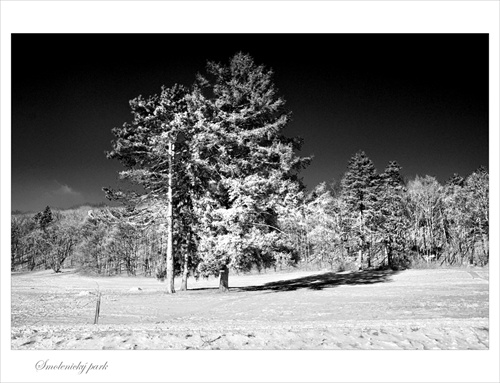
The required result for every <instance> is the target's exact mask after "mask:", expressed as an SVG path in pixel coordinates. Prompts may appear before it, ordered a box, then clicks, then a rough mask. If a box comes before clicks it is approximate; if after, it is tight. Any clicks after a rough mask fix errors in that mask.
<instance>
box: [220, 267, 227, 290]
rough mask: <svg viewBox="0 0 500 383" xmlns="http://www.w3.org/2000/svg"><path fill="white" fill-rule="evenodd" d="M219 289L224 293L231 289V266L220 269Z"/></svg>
mask: <svg viewBox="0 0 500 383" xmlns="http://www.w3.org/2000/svg"><path fill="white" fill-rule="evenodd" d="M219 291H220V292H222V293H225V292H227V291H229V268H228V267H227V266H224V267H223V268H222V269H221V270H220V274H219Z"/></svg>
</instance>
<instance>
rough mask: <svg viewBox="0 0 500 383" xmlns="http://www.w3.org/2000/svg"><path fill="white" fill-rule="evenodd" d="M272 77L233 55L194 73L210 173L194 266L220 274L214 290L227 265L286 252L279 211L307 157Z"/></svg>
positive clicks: (243, 265)
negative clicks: (292, 135)
mask: <svg viewBox="0 0 500 383" xmlns="http://www.w3.org/2000/svg"><path fill="white" fill-rule="evenodd" d="M272 75H273V73H272V71H271V70H268V69H266V68H265V67H264V66H263V65H257V64H256V63H255V62H254V60H253V59H252V57H250V56H249V55H247V54H243V53H238V54H236V55H235V56H234V57H232V58H231V59H230V62H229V64H228V65H224V64H218V63H213V62H212V63H209V64H208V66H207V73H206V74H205V75H203V76H201V75H200V76H199V77H198V86H199V88H200V89H202V90H203V92H204V94H205V96H206V102H207V109H206V110H205V116H206V117H205V121H204V124H205V129H204V132H205V133H206V140H208V142H206V144H205V147H206V148H207V149H208V150H209V152H210V155H211V157H210V159H209V164H208V165H209V168H210V172H211V174H212V175H213V176H214V177H213V179H212V181H213V183H212V185H211V187H210V188H209V189H208V193H207V194H206V196H205V200H204V201H202V202H203V203H202V204H201V206H202V207H201V209H203V210H204V212H203V213H202V214H200V215H203V217H204V219H203V220H202V222H203V228H202V230H201V232H200V247H199V251H200V255H201V257H202V258H203V263H202V264H201V266H200V271H201V272H202V273H204V274H220V289H221V290H227V289H228V286H229V285H228V272H229V268H230V267H232V268H235V269H237V270H247V269H249V268H250V267H251V266H252V265H254V264H257V265H258V266H269V265H271V264H273V263H274V262H277V261H286V259H288V258H290V252H291V251H290V249H289V248H288V247H287V246H286V244H287V239H286V234H285V233H283V231H282V230H280V228H279V225H278V217H279V214H280V211H282V210H284V209H286V208H287V206H290V205H291V204H294V203H296V202H297V201H296V198H297V195H298V193H299V192H300V190H301V188H302V185H301V182H300V181H299V179H298V177H297V173H298V171H299V170H300V169H301V168H302V167H303V166H305V164H306V163H307V162H308V159H306V158H300V157H298V156H297V155H296V154H295V150H297V149H300V145H301V141H300V140H298V139H289V138H286V137H285V136H284V135H283V129H284V128H285V126H286V125H287V124H288V123H289V121H290V113H289V112H287V111H286V110H285V108H284V105H285V101H284V100H283V99H282V98H281V97H279V96H278V94H277V89H276V88H275V86H274V84H273V79H272Z"/></svg>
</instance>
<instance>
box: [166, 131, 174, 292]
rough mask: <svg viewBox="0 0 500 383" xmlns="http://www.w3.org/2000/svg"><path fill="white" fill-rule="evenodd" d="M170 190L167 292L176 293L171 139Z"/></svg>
mask: <svg viewBox="0 0 500 383" xmlns="http://www.w3.org/2000/svg"><path fill="white" fill-rule="evenodd" d="M168 156H169V162H168V191H167V200H168V206H167V275H166V281H167V293H168V294H173V293H175V287H174V249H173V243H174V240H173V239H174V236H173V226H174V225H173V223H174V222H173V221H174V220H173V208H172V202H173V201H172V178H173V174H172V162H173V160H174V144H173V143H172V141H171V140H170V141H169V143H168Z"/></svg>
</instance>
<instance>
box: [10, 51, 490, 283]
mask: <svg viewBox="0 0 500 383" xmlns="http://www.w3.org/2000/svg"><path fill="white" fill-rule="evenodd" d="M272 75H273V73H272V71H271V70H268V69H266V68H265V67H264V66H262V65H257V64H255V63H254V61H253V59H252V58H251V57H250V56H249V55H246V54H242V53H239V54H237V55H235V56H234V57H232V58H231V59H230V61H229V64H226V65H224V64H219V63H208V65H207V71H206V74H204V75H200V74H199V75H198V76H197V77H196V81H195V82H194V84H193V86H191V87H184V86H180V85H175V86H173V87H170V88H166V87H162V91H161V93H160V94H158V95H153V96H149V97H147V98H144V97H142V96H139V97H137V98H136V99H134V100H132V101H131V102H130V107H131V112H132V116H133V118H132V121H131V122H129V123H125V124H124V125H123V126H122V127H120V128H115V129H113V134H114V135H115V137H116V140H115V141H113V143H112V150H111V151H110V152H108V153H107V156H108V158H110V159H115V160H118V161H120V162H121V163H122V165H123V166H124V168H125V170H124V171H122V172H120V174H119V178H120V179H121V180H123V181H126V182H128V183H129V184H133V185H135V187H134V188H131V189H129V190H113V189H110V188H104V192H105V193H106V196H107V197H108V198H109V199H110V200H112V201H117V202H120V203H121V207H113V208H111V207H99V208H94V209H90V208H88V207H85V206H82V207H80V208H78V209H72V210H55V209H51V208H50V207H47V208H46V209H45V210H44V211H42V212H39V213H37V214H34V215H33V214H13V215H12V226H11V249H12V251H11V265H12V266H11V268H12V270H13V271H14V270H38V269H53V270H54V271H56V272H59V271H60V270H61V269H62V268H64V267H76V268H79V269H81V270H85V271H88V272H95V273H97V274H102V275H116V274H122V273H127V274H129V275H138V274H141V275H146V276H153V277H156V278H158V279H160V280H165V279H166V280H167V292H175V290H174V288H173V279H174V277H175V276H180V277H181V278H182V287H181V288H182V289H187V278H188V276H189V275H193V276H195V277H199V276H209V275H215V276H219V277H220V280H221V283H220V288H221V290H227V288H228V287H229V284H228V273H229V269H233V270H236V271H239V272H245V271H249V270H251V269H253V268H257V269H258V270H262V269H266V268H282V267H294V266H295V267H318V268H330V269H332V270H346V269H356V270H357V269H365V268H373V267H392V268H400V267H418V266H419V265H421V264H425V265H463V264H475V265H486V264H487V263H488V259H489V250H488V249H489V237H488V232H489V218H488V209H489V204H488V198H489V186H488V185H489V180H488V172H487V170H486V169H485V168H479V169H478V170H476V171H475V172H473V173H472V174H470V175H468V176H467V177H465V178H463V177H461V176H459V175H454V176H452V177H451V178H450V179H449V180H448V181H447V182H446V183H445V184H444V185H442V184H440V183H439V182H438V181H437V180H436V179H435V178H434V177H432V176H424V177H420V176H417V177H416V178H415V179H413V180H409V181H407V182H405V181H404V179H403V176H402V174H401V167H400V165H399V164H398V163H397V162H395V161H393V162H390V163H389V164H388V165H387V166H386V168H385V169H384V171H383V172H381V173H377V171H376V169H375V166H374V164H373V162H372V161H371V160H370V159H369V157H368V156H367V155H366V154H365V153H364V152H363V151H359V152H358V153H356V154H355V155H354V156H353V157H352V158H351V159H350V161H349V163H348V165H347V169H346V172H345V174H344V176H343V177H342V179H341V180H339V181H338V182H332V183H329V184H328V183H322V184H320V185H318V186H316V187H315V188H314V190H312V191H310V192H308V191H307V190H306V188H305V186H304V185H303V182H302V180H301V178H300V177H299V174H300V170H301V169H303V168H304V167H305V166H307V165H308V163H309V162H310V160H311V159H310V158H307V157H299V156H298V155H297V154H296V152H297V151H299V150H300V148H301V140H300V139H298V138H287V137H285V136H284V135H283V129H284V128H285V127H286V125H287V124H288V122H289V121H290V118H291V115H290V112H289V111H287V110H286V109H285V107H284V104H285V101H284V99H283V98H282V97H280V96H279V95H278V92H277V89H276V88H275V87H274V84H273V81H272Z"/></svg>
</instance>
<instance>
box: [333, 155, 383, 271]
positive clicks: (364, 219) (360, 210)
mask: <svg viewBox="0 0 500 383" xmlns="http://www.w3.org/2000/svg"><path fill="white" fill-rule="evenodd" d="M378 185H379V178H378V176H377V172H376V169H375V166H374V165H373V162H372V161H371V160H370V159H369V158H368V157H367V156H366V154H365V152H363V151H359V152H357V153H356V154H355V155H354V156H353V157H352V158H351V160H350V161H349V165H348V167H347V171H346V173H345V174H344V177H343V178H342V180H341V188H342V190H341V196H342V199H343V200H344V202H345V206H346V208H347V211H348V214H349V218H350V220H351V222H352V226H351V230H350V233H349V234H350V236H351V237H356V238H357V240H358V264H359V267H360V268H362V265H363V253H364V252H365V251H366V250H369V246H370V244H371V243H372V242H373V239H372V235H373V234H374V225H375V223H376V218H377V214H378V204H377V202H378V195H377V192H378ZM368 263H370V258H369V256H368Z"/></svg>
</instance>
